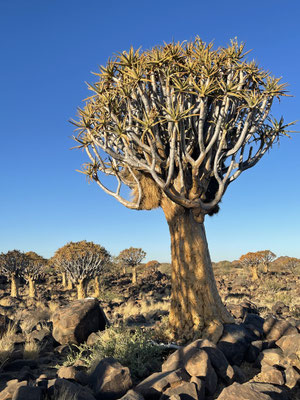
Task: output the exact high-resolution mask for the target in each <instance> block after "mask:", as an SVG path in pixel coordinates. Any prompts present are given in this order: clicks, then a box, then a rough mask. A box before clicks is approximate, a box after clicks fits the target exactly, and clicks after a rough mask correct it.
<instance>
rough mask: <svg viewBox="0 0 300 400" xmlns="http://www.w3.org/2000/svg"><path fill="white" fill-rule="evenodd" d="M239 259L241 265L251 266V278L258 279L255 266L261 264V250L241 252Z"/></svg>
mask: <svg viewBox="0 0 300 400" xmlns="http://www.w3.org/2000/svg"><path fill="white" fill-rule="evenodd" d="M239 261H240V263H241V265H242V266H244V267H250V268H251V273H252V280H253V281H257V280H258V273H257V268H258V266H259V264H261V263H262V261H263V257H262V254H261V252H260V251H257V252H255V253H252V252H249V253H247V254H243V255H242V256H241V257H240V259H239Z"/></svg>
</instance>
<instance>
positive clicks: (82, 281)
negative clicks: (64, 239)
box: [53, 240, 110, 299]
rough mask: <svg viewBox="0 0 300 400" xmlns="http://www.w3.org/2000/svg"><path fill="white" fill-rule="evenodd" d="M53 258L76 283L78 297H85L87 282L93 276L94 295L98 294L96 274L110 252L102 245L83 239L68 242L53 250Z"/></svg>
mask: <svg viewBox="0 0 300 400" xmlns="http://www.w3.org/2000/svg"><path fill="white" fill-rule="evenodd" d="M53 259H54V262H55V263H56V265H59V266H60V268H62V269H64V270H65V271H66V273H67V275H68V276H69V278H70V279H71V280H72V282H73V283H74V284H75V285H76V288H77V298H78V299H83V298H85V297H86V287H87V283H88V281H89V280H90V279H93V278H94V279H95V278H96V279H95V296H96V297H98V296H99V279H98V276H99V274H100V273H101V271H102V270H103V268H104V266H105V265H106V264H107V263H108V262H109V261H110V254H109V253H108V251H107V250H106V249H105V248H104V247H102V246H100V245H98V244H95V243H93V242H87V241H85V240H83V241H81V242H69V243H67V244H66V245H65V246H63V247H61V248H60V249H58V250H57V251H56V252H55V254H54V257H53ZM97 285H98V286H97Z"/></svg>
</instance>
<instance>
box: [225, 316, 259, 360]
mask: <svg viewBox="0 0 300 400" xmlns="http://www.w3.org/2000/svg"><path fill="white" fill-rule="evenodd" d="M257 339H258V338H257V336H256V335H255V334H254V333H253V332H252V331H251V330H250V329H248V328H246V327H245V326H244V325H243V324H240V325H237V324H225V325H224V332H223V335H222V337H221V338H220V340H219V343H218V348H219V349H220V350H221V351H222V352H223V353H224V355H225V357H226V358H227V360H228V361H229V362H230V364H236V365H241V363H242V362H243V360H244V357H245V354H246V352H247V350H248V348H249V345H250V342H251V341H254V340H257Z"/></svg>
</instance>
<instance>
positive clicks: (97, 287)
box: [94, 276, 100, 298]
mask: <svg viewBox="0 0 300 400" xmlns="http://www.w3.org/2000/svg"><path fill="white" fill-rule="evenodd" d="M94 297H96V298H98V297H100V281H99V276H96V277H95V279H94Z"/></svg>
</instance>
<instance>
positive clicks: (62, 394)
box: [48, 379, 95, 400]
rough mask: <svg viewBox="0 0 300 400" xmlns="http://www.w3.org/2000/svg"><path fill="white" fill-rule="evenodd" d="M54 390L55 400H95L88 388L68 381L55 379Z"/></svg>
mask: <svg viewBox="0 0 300 400" xmlns="http://www.w3.org/2000/svg"><path fill="white" fill-rule="evenodd" d="M48 387H49V386H48ZM53 390H54V391H53V398H54V399H55V400H67V399H68V400H95V397H94V396H93V395H92V393H91V392H90V391H89V389H88V388H86V387H83V386H81V385H78V384H76V383H73V382H70V381H68V380H66V379H55V381H54V383H53ZM48 393H49V390H48Z"/></svg>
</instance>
